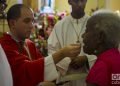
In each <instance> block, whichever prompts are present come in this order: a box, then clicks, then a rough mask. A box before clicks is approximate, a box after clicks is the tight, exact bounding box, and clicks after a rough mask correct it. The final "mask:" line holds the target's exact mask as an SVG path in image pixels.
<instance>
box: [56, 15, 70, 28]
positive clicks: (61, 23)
mask: <svg viewBox="0 0 120 86" xmlns="http://www.w3.org/2000/svg"><path fill="white" fill-rule="evenodd" d="M69 18H70V15H69V16H66V17H64V18H63V19H62V20H60V21H58V22H57V23H56V24H55V27H58V26H62V25H63V24H67V23H68V22H69Z"/></svg>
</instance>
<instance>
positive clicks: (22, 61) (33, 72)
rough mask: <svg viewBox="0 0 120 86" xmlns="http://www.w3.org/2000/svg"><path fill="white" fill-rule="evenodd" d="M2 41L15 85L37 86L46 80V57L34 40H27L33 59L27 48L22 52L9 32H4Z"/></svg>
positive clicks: (0, 41) (0, 40)
mask: <svg viewBox="0 0 120 86" xmlns="http://www.w3.org/2000/svg"><path fill="white" fill-rule="evenodd" d="M0 43H1V45H2V47H3V49H4V51H5V54H6V56H7V58H8V61H9V63H10V66H11V70H12V76H13V83H14V86H36V85H37V84H38V83H39V82H41V81H43V80H44V58H43V57H42V55H41V54H40V53H39V52H38V51H37V49H36V47H35V45H34V44H33V42H31V41H30V40H27V45H28V48H29V51H30V55H31V57H32V60H30V59H29V57H28V54H27V53H26V52H25V50H23V52H21V53H20V51H19V46H18V43H17V42H16V41H15V40H13V39H12V38H11V36H10V35H9V34H4V36H3V37H2V38H0Z"/></svg>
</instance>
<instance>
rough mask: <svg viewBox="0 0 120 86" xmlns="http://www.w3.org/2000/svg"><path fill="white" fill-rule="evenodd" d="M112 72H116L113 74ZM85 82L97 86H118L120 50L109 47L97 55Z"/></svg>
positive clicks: (119, 84)
mask: <svg viewBox="0 0 120 86" xmlns="http://www.w3.org/2000/svg"><path fill="white" fill-rule="evenodd" d="M112 74H118V75H117V76H118V77H117V78H116V75H115V76H114V78H115V79H119V80H113V79H112V78H113V76H112ZM86 81H87V83H91V84H96V85H97V86H120V52H119V51H118V49H110V50H108V51H106V52H104V53H102V54H101V55H99V56H98V59H97V61H96V63H95V64H94V66H93V67H92V69H91V70H90V72H89V74H88V77H87V80H86Z"/></svg>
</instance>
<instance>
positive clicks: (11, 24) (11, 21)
mask: <svg viewBox="0 0 120 86" xmlns="http://www.w3.org/2000/svg"><path fill="white" fill-rule="evenodd" d="M15 24H16V20H13V19H11V20H9V26H10V27H11V28H13V27H14V26H15Z"/></svg>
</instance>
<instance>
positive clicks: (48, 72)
mask: <svg viewBox="0 0 120 86" xmlns="http://www.w3.org/2000/svg"><path fill="white" fill-rule="evenodd" d="M44 65H45V67H44V81H53V80H56V79H57V77H58V71H57V70H56V66H55V63H54V61H53V57H52V55H49V56H47V57H45V62H44Z"/></svg>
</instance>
